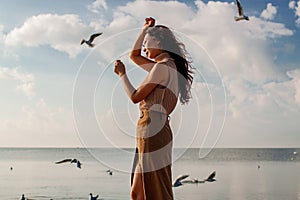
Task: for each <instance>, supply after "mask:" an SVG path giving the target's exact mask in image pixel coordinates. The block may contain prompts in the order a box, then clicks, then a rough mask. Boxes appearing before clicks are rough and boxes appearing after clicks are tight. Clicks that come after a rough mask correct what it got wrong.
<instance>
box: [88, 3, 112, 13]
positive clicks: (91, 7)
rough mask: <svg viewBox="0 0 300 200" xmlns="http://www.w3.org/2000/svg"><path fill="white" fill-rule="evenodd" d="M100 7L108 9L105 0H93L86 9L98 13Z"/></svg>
mask: <svg viewBox="0 0 300 200" xmlns="http://www.w3.org/2000/svg"><path fill="white" fill-rule="evenodd" d="M101 8H103V9H105V10H107V9H108V7H107V3H106V1H105V0H95V1H94V2H93V3H92V4H90V5H88V9H89V10H90V11H91V12H94V13H99V12H100V11H101Z"/></svg>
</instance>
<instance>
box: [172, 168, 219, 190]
mask: <svg viewBox="0 0 300 200" xmlns="http://www.w3.org/2000/svg"><path fill="white" fill-rule="evenodd" d="M188 176H189V175H180V176H178V177H177V178H176V180H175V181H174V183H173V187H178V186H181V185H183V184H184V183H205V182H214V181H216V179H215V176H216V171H214V172H212V173H211V174H210V175H209V176H208V177H207V178H206V179H203V180H198V179H197V178H194V179H191V180H184V179H186V178H187V177H188Z"/></svg>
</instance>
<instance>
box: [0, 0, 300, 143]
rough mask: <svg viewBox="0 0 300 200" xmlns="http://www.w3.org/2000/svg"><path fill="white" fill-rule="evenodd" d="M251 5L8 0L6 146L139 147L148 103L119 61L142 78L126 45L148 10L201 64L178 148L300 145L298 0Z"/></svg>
mask: <svg viewBox="0 0 300 200" xmlns="http://www.w3.org/2000/svg"><path fill="white" fill-rule="evenodd" d="M241 4H242V6H243V8H244V12H245V14H246V15H248V16H249V18H250V20H249V21H239V22H236V21H234V16H236V15H237V8H236V5H235V2H234V1H230V0H221V1H208V0H203V1H201V0H196V1H148V0H135V1H129V0H128V1H125V0H124V1H123V0H122V1H121V0H116V1H108V0H94V1H93V0H85V1H81V0H72V1H69V0H59V1H58V0H56V1H53V0H43V1H40V0H24V1H19V0H2V1H1V4H0V91H1V98H0V110H1V112H0V138H1V140H0V147H114V148H115V147H134V146H135V137H134V136H135V130H136V122H137V119H138V115H139V111H138V105H137V104H133V103H131V102H130V101H129V99H128V98H127V96H126V94H125V92H124V90H123V88H122V84H121V82H120V80H119V78H118V77H117V76H116V75H115V74H114V72H113V62H114V60H116V59H121V60H122V61H123V62H124V63H125V65H126V67H127V74H128V76H129V78H130V80H131V81H132V82H133V84H134V86H135V87H137V86H138V85H139V83H141V81H142V80H143V78H144V77H145V76H146V73H145V72H144V71H143V70H141V69H139V68H138V67H137V66H136V65H135V64H134V63H133V62H132V61H130V59H129V58H128V52H129V51H130V48H131V47H132V45H133V42H134V41H135V39H136V38H137V36H138V34H139V32H140V31H141V28H142V26H143V24H144V19H145V18H146V17H149V16H152V17H153V18H155V19H156V23H157V24H163V25H166V26H168V27H169V28H171V30H173V32H174V33H175V35H176V37H177V38H178V40H179V41H181V42H183V43H184V44H185V47H186V49H187V51H188V52H189V55H190V56H191V58H192V61H193V67H194V83H193V86H192V96H193V98H192V100H191V101H190V102H189V104H187V105H180V104H179V103H178V105H177V107H176V109H175V111H174V112H173V113H172V115H171V121H170V123H171V127H172V130H173V133H174V147H184V148H189V147H200V148H203V147H206V148H207V147H208V148H214V147H234V148H238V147H245V148H246V147H280V148H284V147H300V126H299V119H300V57H299V55H300V46H299V45H298V44H299V42H300V1H299V0H295V1H293V0H290V1H289V0H287V1H282V0H251V1H249V0H241ZM12 11H13V12H12ZM95 32H103V34H102V35H101V36H99V37H98V38H96V40H95V44H96V45H95V47H94V48H89V47H87V46H86V45H80V41H81V39H83V38H85V39H88V37H89V35H90V34H92V33H95Z"/></svg>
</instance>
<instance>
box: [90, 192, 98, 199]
mask: <svg viewBox="0 0 300 200" xmlns="http://www.w3.org/2000/svg"><path fill="white" fill-rule="evenodd" d="M98 197H99V195H97V196H94V197H93V194H92V193H90V200H97V199H98Z"/></svg>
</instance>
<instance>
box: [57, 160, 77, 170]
mask: <svg viewBox="0 0 300 200" xmlns="http://www.w3.org/2000/svg"><path fill="white" fill-rule="evenodd" d="M66 162H70V163H71V164H72V163H76V166H77V167H78V168H80V169H81V165H82V164H81V162H80V161H79V160H78V159H76V158H73V159H64V160H61V161H57V162H55V164H61V163H66Z"/></svg>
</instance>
